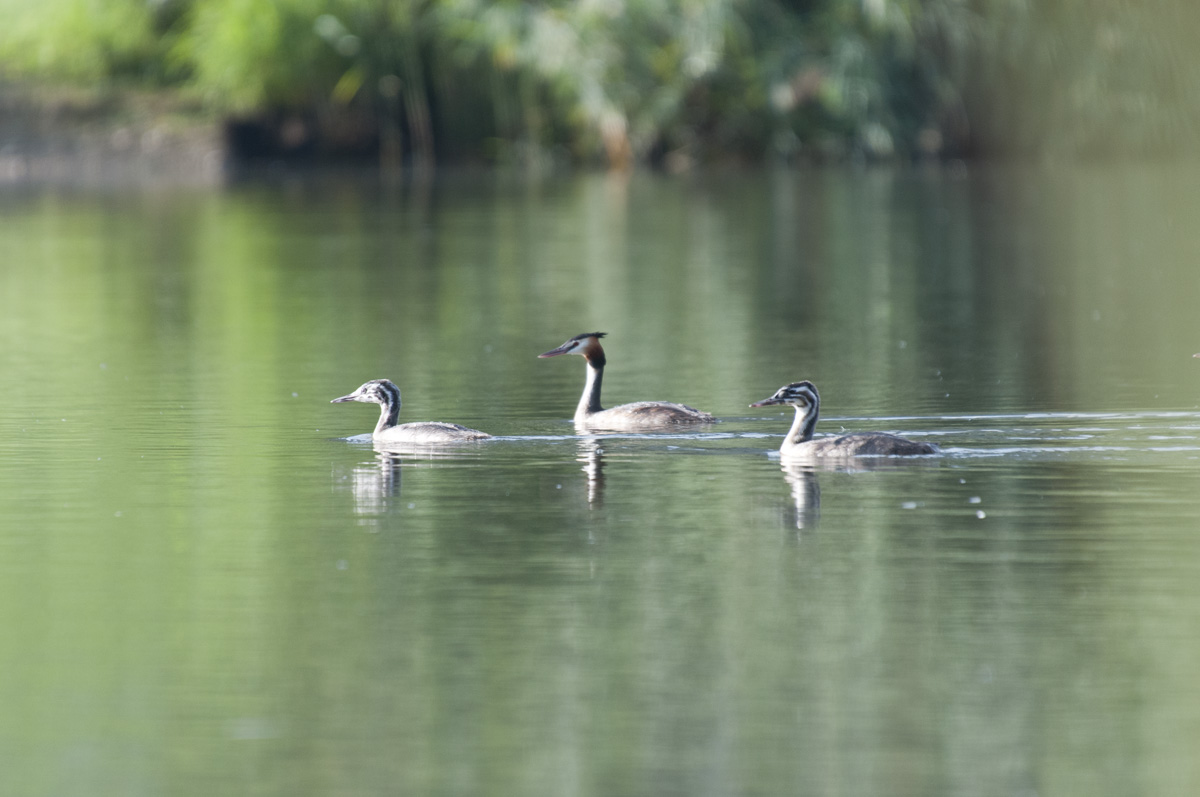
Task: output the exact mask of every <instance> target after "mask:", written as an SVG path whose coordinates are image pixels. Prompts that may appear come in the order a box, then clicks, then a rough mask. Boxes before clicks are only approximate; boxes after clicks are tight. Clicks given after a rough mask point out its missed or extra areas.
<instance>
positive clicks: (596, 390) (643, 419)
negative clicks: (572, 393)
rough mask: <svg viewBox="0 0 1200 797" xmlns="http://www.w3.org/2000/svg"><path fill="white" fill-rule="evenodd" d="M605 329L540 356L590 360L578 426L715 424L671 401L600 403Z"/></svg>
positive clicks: (645, 427) (618, 427)
mask: <svg viewBox="0 0 1200 797" xmlns="http://www.w3.org/2000/svg"><path fill="white" fill-rule="evenodd" d="M606 334H607V333H605V332H585V333H583V334H582V335H576V336H575V337H573V338H571V339H570V340H568V341H567V342H566V343H564V344H563V345H561V346H559V347H558V348H557V349H551V350H550V351H548V352H546V353H545V354H539V355H538V357H557V356H558V355H560V354H578V355H580V356H582V357H583V359H584V360H585V361H587V382H586V383H585V384H584V386H583V395H582V396H581V397H580V399H579V406H578V407H576V408H575V425H576V426H579V427H583V428H586V429H605V430H610V431H618V432H639V431H646V430H648V429H663V428H671V427H674V426H681V425H686V424H697V423H712V422H713V421H715V420H716V418H714V417H713V416H711V415H709V414H708V413H707V412H701V411H700V410H697V409H693V408H692V407H689V406H687V405H685V404H674V403H671V402H669V401H638V402H634V403H633V404H621V405H619V406H616V407H612V408H610V409H607V410H606V409H604V408H603V407H601V406H600V383H601V381H602V380H603V379H604V365H605V363H606V362H607V360H606V359H605V357H604V348H603V347H602V346H601V345H600V338H602V337H604V336H605V335H606Z"/></svg>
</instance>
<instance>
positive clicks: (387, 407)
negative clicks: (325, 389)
mask: <svg viewBox="0 0 1200 797" xmlns="http://www.w3.org/2000/svg"><path fill="white" fill-rule="evenodd" d="M342 401H362V402H365V403H368V404H378V405H379V423H377V424H375V431H374V432H373V433H372V435H371V437H372V438H373V439H375V440H376V441H378V442H382V443H422V444H431V443H463V442H469V441H472V440H487V439H488V438H489V437H491V435H490V434H487V433H486V432H481V431H479V430H478V429H468V428H467V427H465V426H459V425H458V424H457V423H442V422H441V421H425V422H419V423H401V424H398V423H397V420H398V419H399V418H400V388H398V387H396V386H395V385H394V384H393V383H392V382H390V381H389V380H387V379H372V380H371V381H370V382H366V383H364V384H363V385H361V386H360V387H359V388H358V390H355V391H354V392H353V393H351V394H350V395H348V396H341V397H340V398H335V399H333V400H332V401H330V402H329V403H330V404H337V403H338V402H342Z"/></svg>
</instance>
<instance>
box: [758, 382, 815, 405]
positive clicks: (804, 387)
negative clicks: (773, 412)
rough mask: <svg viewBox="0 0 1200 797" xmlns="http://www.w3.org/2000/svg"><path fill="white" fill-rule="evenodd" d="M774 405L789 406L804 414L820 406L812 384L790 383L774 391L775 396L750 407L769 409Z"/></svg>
mask: <svg viewBox="0 0 1200 797" xmlns="http://www.w3.org/2000/svg"><path fill="white" fill-rule="evenodd" d="M775 404H791V405H792V406H793V407H795V408H796V409H797V410H798V411H800V412H802V413H805V412H808V411H810V409H811V410H815V409H817V408H818V407H820V406H821V397H820V396H819V395H818V394H817V387H816V385H814V384H813V383H812V382H808V381H804V382H792V383H791V384H790V385H784V386H783V387H781V388H779V389H778V390H776V391H775V395H773V396H771V397H770V398H767V399H763V400H762V401H757V402H755V403H753V404H751V405H750V406H751V407H771V406H774V405H775Z"/></svg>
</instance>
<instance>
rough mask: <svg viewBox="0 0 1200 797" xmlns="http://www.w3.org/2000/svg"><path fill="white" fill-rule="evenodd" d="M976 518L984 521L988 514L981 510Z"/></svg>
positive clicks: (976, 514)
mask: <svg viewBox="0 0 1200 797" xmlns="http://www.w3.org/2000/svg"><path fill="white" fill-rule="evenodd" d="M975 517H977V518H979V519H980V520H983V519H984V518H985V517H987V512H984V511H983V510H982V509H980V510H978V511H977V512H976V513H975Z"/></svg>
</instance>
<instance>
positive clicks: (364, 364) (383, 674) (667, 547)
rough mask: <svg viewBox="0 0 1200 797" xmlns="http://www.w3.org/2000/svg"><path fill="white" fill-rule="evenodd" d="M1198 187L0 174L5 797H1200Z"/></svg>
mask: <svg viewBox="0 0 1200 797" xmlns="http://www.w3.org/2000/svg"><path fill="white" fill-rule="evenodd" d="M1197 177H1200V173H1198V170H1196V169H1191V168H1177V167H1172V168H1166V167H1164V168H1153V169H1133V168H1130V169H1124V170H1120V169H1105V170H1094V171H1066V170H1057V171H1056V170H1000V169H972V170H968V171H964V170H961V169H958V170H954V169H946V170H933V171H908V172H891V171H828V172H799V173H795V172H792V173H780V174H757V175H736V176H735V175H729V176H711V177H707V178H690V179H679V180H676V179H663V178H657V177H653V176H636V177H634V178H632V179H622V178H611V177H603V176H587V177H579V178H573V179H566V180H561V181H550V182H544V183H537V184H529V183H521V182H516V181H506V180H503V179H500V178H495V177H474V178H468V177H465V176H460V177H450V178H447V179H446V180H445V181H444V182H442V183H439V184H438V185H436V186H434V187H432V188H430V189H428V190H420V191H418V190H411V189H407V188H397V189H384V188H379V187H377V186H372V185H364V184H362V183H360V182H355V181H353V180H349V179H347V180H337V179H327V180H312V181H302V182H295V183H291V182H288V183H283V184H270V185H261V184H257V185H246V186H237V187H233V188H229V189H227V190H224V191H220V192H212V193H205V192H201V193H194V192H184V191H173V190H154V191H146V192H143V193H122V192H112V193H72V192H65V191H57V192H42V191H25V192H17V191H15V190H9V191H8V193H6V194H4V195H3V196H0V214H2V215H0V430H2V434H0V705H2V706H3V710H2V711H0V792H3V793H5V794H20V795H63V794H89V795H130V794H148V795H157V794H170V795H192V794H194V795H212V794H255V795H260V794H261V795H289V796H290V795H308V794H311V795H326V794H341V795H359V794H361V795H375V794H438V795H463V794H489V795H572V794H574V795H596V796H597V797H599V796H601V795H706V794H707V795H773V794H821V795H872V794H879V795H933V794H948V795H949V794H972V795H992V794H995V795H1033V794H1088V795H1114V796H1116V795H1120V796H1121V797H1125V796H1126V795H1132V794H1187V793H1196V792H1197V791H1200V759H1197V757H1196V756H1195V751H1196V750H1197V749H1200V678H1198V677H1197V675H1196V660H1197V658H1198V656H1200V635H1198V633H1197V630H1198V629H1200V520H1198V518H1200V489H1198V487H1200V407H1198V405H1200V361H1197V360H1194V359H1192V357H1191V355H1192V354H1193V353H1195V352H1197V351H1200V323H1198V322H1197V318H1198V317H1200V311H1198V310H1197V308H1198V307H1200V268H1198V263H1200V239H1197V238H1196V236H1195V223H1194V220H1195V219H1196V218H1197V215H1198V212H1200V192H1198V190H1197V189H1196V186H1197V185H1200V180H1197ZM593 329H601V330H606V331H608V332H609V333H610V337H609V338H608V339H607V340H606V348H607V351H608V358H609V368H608V373H607V375H606V380H605V397H606V399H607V403H609V404H615V403H620V402H623V401H631V400H639V399H669V400H674V401H681V402H686V403H688V404H691V405H693V406H696V407H700V408H702V409H706V410H709V411H712V412H714V413H716V414H717V415H719V416H721V417H722V418H723V422H722V423H720V424H718V425H716V426H714V427H711V428H709V429H706V430H704V431H702V432H697V433H694V434H681V435H660V436H640V437H639V436H633V435H615V436H605V437H598V438H597V437H579V436H576V434H575V432H574V428H573V427H572V425H571V424H570V422H569V420H568V419H569V418H570V416H571V414H572V412H573V409H574V405H575V402H576V400H577V397H578V392H579V390H580V389H581V388H582V384H583V363H582V362H581V361H580V360H579V359H578V358H557V359H554V360H538V359H536V355H537V354H538V353H540V352H542V351H545V350H547V349H549V348H552V347H554V346H556V345H558V344H559V343H561V342H562V341H563V340H564V339H565V338H567V337H569V336H570V335H573V334H575V333H578V332H583V331H591V330H593ZM385 376H386V377H390V378H391V379H393V380H394V381H396V382H397V383H398V384H399V385H400V387H401V388H402V390H403V391H404V396H405V407H404V413H403V419H406V420H448V421H455V422H459V423H464V424H467V425H470V426H474V427H477V428H482V429H484V430H486V431H490V432H492V433H494V434H497V435H501V436H503V438H502V439H499V440H496V441H493V442H491V443H488V444H485V445H480V446H475V447H470V448H467V449H464V450H459V451H457V452H450V453H447V454H446V455H443V456H430V455H425V454H415V455H414V454H399V455H397V454H391V453H387V452H377V451H375V450H374V449H373V448H372V447H371V445H370V444H369V443H362V442H355V441H352V440H346V439H345V438H347V437H348V436H352V435H357V434H360V433H362V432H366V431H369V430H370V429H371V427H372V426H373V424H374V421H375V417H376V412H375V408H374V407H367V406H363V405H358V404H337V405H331V404H329V403H328V402H329V400H330V399H331V398H334V397H336V396H340V395H343V394H345V393H348V392H350V391H351V390H353V389H354V388H355V387H357V386H358V385H359V384H360V383H361V382H363V381H365V380H367V379H370V378H376V377H385ZM802 378H808V379H812V380H813V381H815V382H816V383H817V385H818V386H819V387H820V388H821V393H822V398H823V400H824V406H823V420H822V424H821V427H820V428H821V429H823V430H824V431H827V432H828V431H837V430H839V429H841V428H846V429H876V430H884V431H894V432H900V433H904V434H910V435H912V436H914V437H920V438H922V439H932V440H935V441H936V442H938V443H939V444H940V445H942V446H943V448H944V449H945V454H944V455H942V456H940V457H938V458H934V459H930V460H925V461H921V462H917V463H905V464H900V465H896V464H894V463H893V464H892V465H891V466H883V467H874V468H867V467H865V466H864V467H861V468H858V469H852V470H851V469H842V470H822V471H818V472H807V471H801V470H790V471H789V470H785V469H782V468H781V467H780V463H779V461H778V459H777V458H772V457H771V456H770V455H769V451H770V450H771V449H774V448H776V447H777V446H778V445H779V442H780V440H781V437H782V434H783V433H784V432H785V431H786V428H787V425H788V423H789V422H790V418H789V417H788V416H787V415H784V414H781V413H778V412H775V411H773V410H751V409H748V408H747V406H746V405H748V404H749V403H750V402H752V401H756V400H758V399H762V398H765V397H766V396H768V395H770V394H771V393H772V392H773V391H774V390H775V389H776V388H777V387H779V386H780V385H781V384H784V383H786V382H790V381H794V380H798V379H802Z"/></svg>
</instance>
